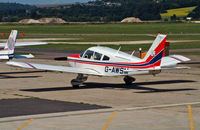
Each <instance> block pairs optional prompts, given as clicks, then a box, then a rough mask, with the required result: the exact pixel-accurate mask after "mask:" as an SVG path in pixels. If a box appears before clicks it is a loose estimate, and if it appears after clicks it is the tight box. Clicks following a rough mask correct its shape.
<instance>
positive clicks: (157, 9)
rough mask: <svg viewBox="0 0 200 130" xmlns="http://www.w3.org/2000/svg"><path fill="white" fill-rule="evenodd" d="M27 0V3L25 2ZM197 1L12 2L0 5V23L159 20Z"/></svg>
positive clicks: (198, 0) (199, 1) (98, 0)
mask: <svg viewBox="0 0 200 130" xmlns="http://www.w3.org/2000/svg"><path fill="white" fill-rule="evenodd" d="M28 1H29V0H28ZM198 3H200V0H97V1H90V2H88V3H79V4H72V5H60V6H55V7H42V8H40V7H36V6H29V5H22V4H16V3H0V10H1V12H0V21H1V22H15V21H20V20H22V19H40V18H51V17H53V18H61V19H63V20H65V21H70V22H88V21H102V22H110V21H121V20H123V19H124V18H128V17H135V18H139V19H141V20H160V19H161V15H160V14H161V13H167V11H166V10H169V9H176V8H183V7H192V6H197V5H198Z"/></svg>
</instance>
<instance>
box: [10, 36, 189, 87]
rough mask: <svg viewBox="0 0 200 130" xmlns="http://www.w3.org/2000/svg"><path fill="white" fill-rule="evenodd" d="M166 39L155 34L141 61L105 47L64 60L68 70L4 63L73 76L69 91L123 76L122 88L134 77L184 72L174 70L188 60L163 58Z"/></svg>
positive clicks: (29, 64)
mask: <svg viewBox="0 0 200 130" xmlns="http://www.w3.org/2000/svg"><path fill="white" fill-rule="evenodd" d="M166 39H167V36H166V35H163V34H158V35H157V37H156V39H155V40H154V42H153V44H152V46H151V47H150V49H149V51H148V52H147V54H146V56H145V57H144V58H143V59H141V58H138V57H135V56H133V55H132V54H131V55H130V54H127V53H125V52H122V51H120V50H115V49H112V48H108V47H101V46H96V47H91V48H88V49H87V50H86V51H84V52H83V53H81V54H75V55H71V56H68V57H67V58H66V60H67V61H68V62H69V65H70V66H71V67H65V66H53V65H45V64H35V63H24V62H7V64H8V65H13V66H19V67H24V68H33V69H41V70H51V71H62V72H71V73H77V74H78V76H77V78H76V79H73V80H72V81H71V84H72V86H73V87H78V86H79V85H81V84H82V83H83V82H84V81H86V80H87V78H88V75H96V76H123V77H124V82H125V83H126V84H131V83H132V82H133V81H135V78H133V77H132V76H134V75H146V74H152V75H155V74H158V73H160V72H161V70H162V69H185V68H188V67H169V66H175V65H177V64H178V63H180V62H185V61H189V60H190V59H188V58H186V57H184V56H181V55H172V56H165V44H166Z"/></svg>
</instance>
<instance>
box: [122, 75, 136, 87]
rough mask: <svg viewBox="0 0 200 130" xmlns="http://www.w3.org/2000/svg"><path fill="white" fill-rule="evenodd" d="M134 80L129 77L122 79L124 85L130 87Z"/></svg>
mask: <svg viewBox="0 0 200 130" xmlns="http://www.w3.org/2000/svg"><path fill="white" fill-rule="evenodd" d="M135 80H136V79H135V78H133V77H130V76H125V77H124V82H125V84H126V85H131V84H132V83H133V82H134V81H135Z"/></svg>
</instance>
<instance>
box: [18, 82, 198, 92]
mask: <svg viewBox="0 0 200 130" xmlns="http://www.w3.org/2000/svg"><path fill="white" fill-rule="evenodd" d="M190 82H196V81H193V80H167V81H152V82H140V83H134V84H132V85H125V84H109V83H96V82H86V83H84V84H83V86H81V87H80V88H77V89H94V88H104V89H114V88H120V89H122V90H123V89H133V90H134V89H135V90H144V91H141V92H134V93H158V92H174V91H190V90H197V89H193V88H184V89H157V88H150V87H144V85H145V86H146V85H159V84H160V85H161V84H176V83H190ZM77 89H74V88H72V87H53V88H35V89H21V90H20V91H29V92H48V91H62V90H77Z"/></svg>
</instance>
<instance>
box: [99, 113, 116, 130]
mask: <svg viewBox="0 0 200 130" xmlns="http://www.w3.org/2000/svg"><path fill="white" fill-rule="evenodd" d="M116 114H117V111H114V112H113V114H112V115H111V117H110V118H109V120H108V121H107V123H106V125H105V126H104V127H103V129H102V130H106V128H108V126H109V124H110V122H111V121H112V119H113V118H114V116H115V115H116Z"/></svg>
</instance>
